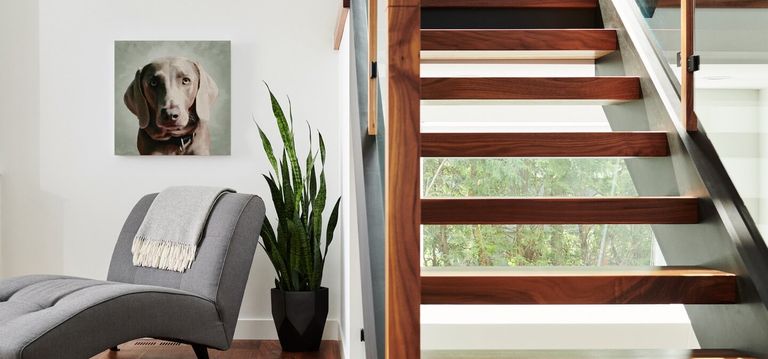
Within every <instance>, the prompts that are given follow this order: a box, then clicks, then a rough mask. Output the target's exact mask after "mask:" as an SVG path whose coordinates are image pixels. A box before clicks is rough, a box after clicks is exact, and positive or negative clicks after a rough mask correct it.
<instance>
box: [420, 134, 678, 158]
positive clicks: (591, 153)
mask: <svg viewBox="0 0 768 359" xmlns="http://www.w3.org/2000/svg"><path fill="white" fill-rule="evenodd" d="M421 155H422V156H423V157H607V156H616V157H658V156H668V155H669V146H668V143H667V134H666V133H665V132H652V131H646V132H537V133H524V132H512V133H497V132H495V133H422V134H421Z"/></svg>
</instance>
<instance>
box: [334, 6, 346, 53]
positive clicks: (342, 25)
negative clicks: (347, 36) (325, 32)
mask: <svg viewBox="0 0 768 359" xmlns="http://www.w3.org/2000/svg"><path fill="white" fill-rule="evenodd" d="M347 16H349V0H342V2H341V8H340V9H339V17H338V18H337V19H336V29H335V30H334V32H333V49H334V50H338V49H340V48H341V39H342V38H343V37H344V30H345V29H346V27H347Z"/></svg>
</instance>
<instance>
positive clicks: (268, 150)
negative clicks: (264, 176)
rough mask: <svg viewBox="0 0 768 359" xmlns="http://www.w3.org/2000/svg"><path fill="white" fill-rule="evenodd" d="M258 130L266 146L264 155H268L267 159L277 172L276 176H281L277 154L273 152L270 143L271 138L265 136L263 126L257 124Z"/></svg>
mask: <svg viewBox="0 0 768 359" xmlns="http://www.w3.org/2000/svg"><path fill="white" fill-rule="evenodd" d="M256 128H258V129H259V136H260V137H261V144H262V145H263V146H264V153H266V154H267V159H269V163H270V164H271V165H272V169H273V170H274V171H275V174H276V175H279V172H278V170H277V159H276V158H275V152H274V151H272V143H271V142H269V138H267V135H266V134H264V131H262V130H261V126H259V125H258V124H257V125H256Z"/></svg>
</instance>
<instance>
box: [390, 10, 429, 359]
mask: <svg viewBox="0 0 768 359" xmlns="http://www.w3.org/2000/svg"><path fill="white" fill-rule="evenodd" d="M404 1H405V0H400V1H399V2H398V1H392V2H390V6H389V8H388V16H389V26H388V29H389V30H388V31H389V71H388V74H389V75H388V76H389V79H388V81H389V116H388V122H387V123H388V128H387V174H386V241H387V244H386V248H387V253H386V314H385V317H386V330H385V332H386V333H385V336H386V338H385V348H386V349H385V350H386V355H385V357H386V358H388V359H417V358H419V357H420V355H421V348H420V344H421V343H420V340H421V338H420V327H419V321H420V305H421V267H420V266H421V261H420V257H421V256H420V245H419V235H420V224H421V201H420V199H421V198H420V197H421V191H420V188H421V186H420V177H421V176H420V167H421V166H420V150H421V143H420V132H421V129H420V125H421V124H420V122H419V116H420V114H419V112H420V105H421V104H420V98H421V81H420V75H419V50H420V49H421V40H420V39H421V32H420V27H421V8H420V6H419V4H418V1H415V5H412V6H411V5H410V4H405V5H404V4H402V2H404ZM393 3H395V4H393ZM396 5H399V6H396Z"/></svg>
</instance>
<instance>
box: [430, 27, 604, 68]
mask: <svg viewBox="0 0 768 359" xmlns="http://www.w3.org/2000/svg"><path fill="white" fill-rule="evenodd" d="M617 47H618V42H617V38H616V31H615V30H610V29H535V30H532V29H522V30H494V29H485V30H476V29H475V30H453V29H451V30H427V29H424V30H421V50H422V52H421V59H422V61H423V62H424V61H426V62H428V61H432V60H476V59H484V60H488V59H499V60H500V59H527V60H533V59H547V60H549V59H597V58H600V57H603V56H605V55H607V54H609V53H611V52H613V51H616V49H617Z"/></svg>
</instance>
